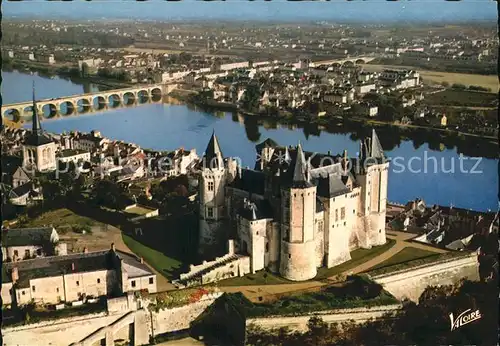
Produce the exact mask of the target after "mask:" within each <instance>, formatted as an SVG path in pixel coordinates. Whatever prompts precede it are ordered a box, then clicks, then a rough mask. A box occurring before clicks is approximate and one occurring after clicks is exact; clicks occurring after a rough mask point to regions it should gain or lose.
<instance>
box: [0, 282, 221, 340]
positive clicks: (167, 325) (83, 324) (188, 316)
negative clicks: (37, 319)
mask: <svg viewBox="0 0 500 346" xmlns="http://www.w3.org/2000/svg"><path fill="white" fill-rule="evenodd" d="M221 294H222V293H220V292H218V293H211V294H208V295H206V296H204V297H202V298H201V299H200V300H199V301H198V302H196V303H191V304H187V305H184V306H180V307H176V308H171V309H165V310H160V311H159V312H157V313H156V312H152V313H150V312H149V311H148V310H144V309H141V308H142V307H145V306H147V305H148V303H149V301H148V300H142V299H134V298H133V296H131V295H129V296H128V297H120V298H115V299H110V300H109V304H108V310H109V309H111V310H112V311H109V312H102V313H98V314H88V315H84V316H77V317H70V318H64V319H59V320H53V321H45V322H41V323H33V324H29V325H23V326H18V327H12V328H2V334H3V338H4V341H3V344H4V345H52V346H68V345H71V344H75V345H80V344H78V343H79V342H81V341H83V343H82V344H83V345H85V344H86V343H87V342H88V340H89V339H88V338H87V337H89V336H91V335H92V334H93V333H95V332H96V331H98V330H103V329H104V330H109V328H110V327H112V326H113V325H116V323H120V327H119V328H117V329H116V331H114V335H112V336H113V338H114V340H118V339H126V338H127V337H128V327H127V324H128V323H130V322H133V323H135V324H136V325H135V326H134V329H135V331H134V334H135V338H136V340H137V341H138V342H139V341H141V340H142V342H143V341H144V340H148V339H149V336H151V335H152V333H154V334H155V335H158V334H162V333H168V332H172V331H177V330H182V329H187V328H189V326H190V323H191V322H192V321H193V320H194V319H196V318H197V317H198V316H199V315H200V314H201V313H202V312H203V311H205V309H206V308H207V307H209V306H210V305H211V304H212V303H213V302H214V301H215V300H216V299H217V298H218V297H220V296H221ZM136 309H139V310H136ZM131 314H132V316H131ZM123 317H126V318H127V319H130V321H128V320H127V321H128V322H124V323H122V322H123V321H121V322H120V319H123ZM86 338H87V340H85V339H86ZM90 339H92V337H91V338H90Z"/></svg>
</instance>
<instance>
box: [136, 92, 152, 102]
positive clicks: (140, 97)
mask: <svg viewBox="0 0 500 346" xmlns="http://www.w3.org/2000/svg"><path fill="white" fill-rule="evenodd" d="M149 94H150V93H149V92H148V90H139V91H138V92H137V102H138V103H146V102H148V101H149V99H150V97H149Z"/></svg>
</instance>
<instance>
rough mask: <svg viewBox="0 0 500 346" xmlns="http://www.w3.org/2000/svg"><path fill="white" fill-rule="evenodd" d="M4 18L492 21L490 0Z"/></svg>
mask: <svg viewBox="0 0 500 346" xmlns="http://www.w3.org/2000/svg"><path fill="white" fill-rule="evenodd" d="M2 14H3V16H4V18H12V17H24V18H27V17H29V18H33V17H37V18H44V19H74V20H81V19H92V20H98V19H105V18H108V19H136V20H166V21H167V20H203V19H205V20H262V21H298V20H301V21H310V20H324V21H336V22H365V23H368V22H370V23H371V22H379V23H388V22H416V21H417V22H420V21H424V22H429V23H443V22H463V21H491V22H493V21H495V22H496V21H497V6H496V1H493V0H462V1H445V0H400V1H397V2H395V1H385V0H354V1H346V0H332V1H329V2H325V1H314V2H312V1H302V2H290V1H286V0H273V1H264V0H256V1H247V0H227V1H208V2H207V1H199V0H183V1H180V2H169V1H163V0H149V1H144V2H137V1H135V0H93V1H83V0H75V1H72V2H66V1H65V2H60V1H46V0H28V1H26V0H25V1H21V2H17V1H16V2H11V1H2Z"/></svg>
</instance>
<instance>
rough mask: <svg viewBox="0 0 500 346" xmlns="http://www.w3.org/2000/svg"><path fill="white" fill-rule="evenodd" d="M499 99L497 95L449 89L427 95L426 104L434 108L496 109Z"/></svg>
mask: <svg viewBox="0 0 500 346" xmlns="http://www.w3.org/2000/svg"><path fill="white" fill-rule="evenodd" d="M497 99H498V95H497V94H492V93H485V92H477V91H467V90H456V89H447V90H443V91H441V92H437V93H434V94H429V95H427V96H426V98H425V99H424V102H425V103H426V104H428V105H433V106H438V105H439V106H460V107H495V102H496V101H497Z"/></svg>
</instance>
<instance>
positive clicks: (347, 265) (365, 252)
mask: <svg viewBox="0 0 500 346" xmlns="http://www.w3.org/2000/svg"><path fill="white" fill-rule="evenodd" d="M394 244H396V241H395V240H393V239H387V243H385V244H384V245H382V246H376V247H373V248H371V249H357V250H354V251H353V252H351V259H350V260H349V261H347V262H344V263H342V264H339V265H338V266H335V267H332V268H326V267H322V268H319V269H318V275H317V276H316V279H326V278H329V277H331V276H334V275H337V274H340V273H342V272H344V271H346V270H349V269H352V268H354V267H356V266H358V265H360V264H362V263H364V262H366V261H368V260H370V259H372V258H374V257H376V256H378V255H380V254H381V253H384V252H386V251H387V250H389V249H390V248H391V247H393V246H394Z"/></svg>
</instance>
